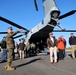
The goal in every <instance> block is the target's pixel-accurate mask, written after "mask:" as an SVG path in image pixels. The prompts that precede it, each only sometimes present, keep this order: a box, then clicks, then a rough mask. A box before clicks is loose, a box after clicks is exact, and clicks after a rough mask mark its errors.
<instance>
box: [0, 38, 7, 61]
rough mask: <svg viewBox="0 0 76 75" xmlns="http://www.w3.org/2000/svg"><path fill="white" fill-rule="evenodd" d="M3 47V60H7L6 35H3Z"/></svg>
mask: <svg viewBox="0 0 76 75" xmlns="http://www.w3.org/2000/svg"><path fill="white" fill-rule="evenodd" d="M1 48H2V54H1V61H6V59H7V50H6V37H3V39H2V41H1Z"/></svg>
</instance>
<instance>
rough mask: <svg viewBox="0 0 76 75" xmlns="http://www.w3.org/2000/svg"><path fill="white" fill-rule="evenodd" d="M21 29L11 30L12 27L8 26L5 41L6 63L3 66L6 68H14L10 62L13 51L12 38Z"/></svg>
mask: <svg viewBox="0 0 76 75" xmlns="http://www.w3.org/2000/svg"><path fill="white" fill-rule="evenodd" d="M22 30H23V29H20V30H18V31H16V32H12V27H8V33H7V35H6V43H7V50H8V60H7V62H8V63H7V65H6V66H5V68H6V69H7V70H14V69H15V68H13V67H11V63H12V60H13V52H14V47H15V44H14V39H13V36H14V35H16V34H17V33H19V32H21V31H22Z"/></svg>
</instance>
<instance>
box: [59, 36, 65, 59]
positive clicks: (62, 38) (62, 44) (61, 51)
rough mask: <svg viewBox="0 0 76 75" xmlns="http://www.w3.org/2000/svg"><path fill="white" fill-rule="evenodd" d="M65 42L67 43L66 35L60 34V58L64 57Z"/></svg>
mask: <svg viewBox="0 0 76 75" xmlns="http://www.w3.org/2000/svg"><path fill="white" fill-rule="evenodd" d="M65 43H66V40H65V39H64V36H60V37H59V38H58V50H59V60H63V59H64V49H65Z"/></svg>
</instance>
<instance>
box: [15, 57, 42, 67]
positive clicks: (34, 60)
mask: <svg viewBox="0 0 76 75" xmlns="http://www.w3.org/2000/svg"><path fill="white" fill-rule="evenodd" d="M38 60H41V58H37V59H33V60H31V61H29V62H26V63H23V64H20V65H17V66H14V67H15V68H19V67H22V66H24V65H28V64H30V63H33V62H36V61H38Z"/></svg>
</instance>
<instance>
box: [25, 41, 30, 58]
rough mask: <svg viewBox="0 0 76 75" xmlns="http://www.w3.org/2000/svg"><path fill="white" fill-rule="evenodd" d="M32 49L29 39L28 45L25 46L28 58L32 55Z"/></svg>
mask: <svg viewBox="0 0 76 75" xmlns="http://www.w3.org/2000/svg"><path fill="white" fill-rule="evenodd" d="M30 49H31V44H30V42H29V41H28V42H27V43H26V46H25V50H26V57H27V58H28V57H30V56H31V51H30Z"/></svg>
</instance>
